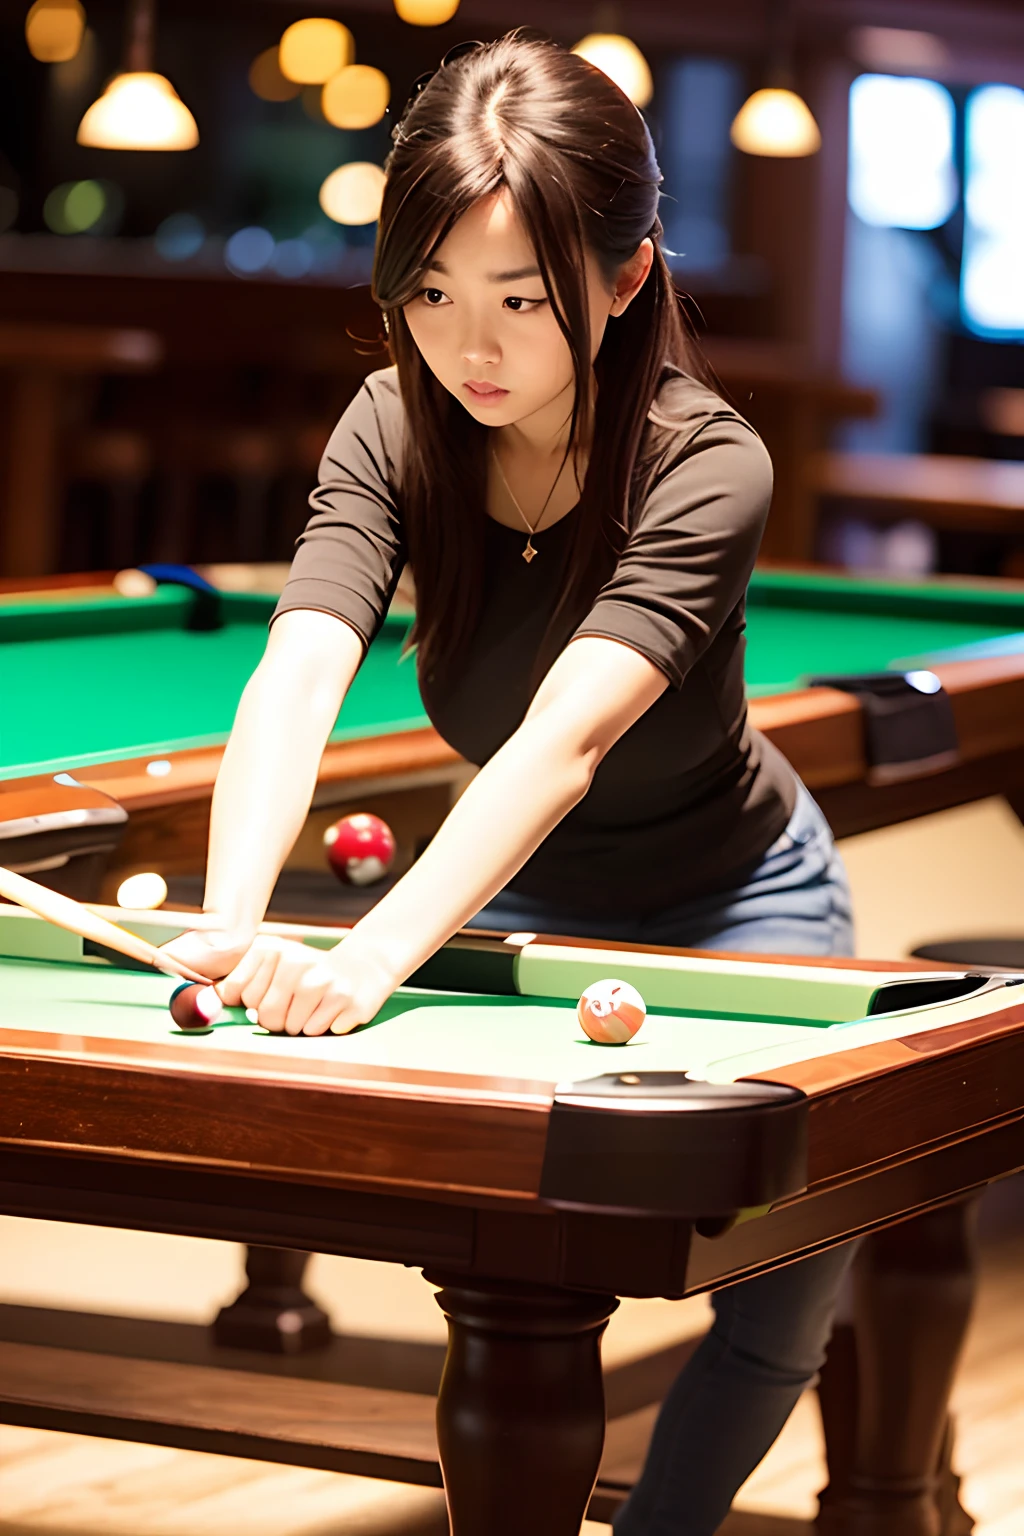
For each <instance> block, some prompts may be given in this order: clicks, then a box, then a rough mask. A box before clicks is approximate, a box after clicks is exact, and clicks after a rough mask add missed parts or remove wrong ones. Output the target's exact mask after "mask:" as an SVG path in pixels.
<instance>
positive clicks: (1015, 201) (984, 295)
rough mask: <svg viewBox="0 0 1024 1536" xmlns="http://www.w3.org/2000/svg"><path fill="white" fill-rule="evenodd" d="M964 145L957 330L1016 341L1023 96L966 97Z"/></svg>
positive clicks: (1020, 319) (1000, 89)
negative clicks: (960, 317)
mask: <svg viewBox="0 0 1024 1536" xmlns="http://www.w3.org/2000/svg"><path fill="white" fill-rule="evenodd" d="M965 139H966V146H965V165H966V177H965V180H966V187H965V194H964V214H965V219H964V249H963V261H962V265H961V270H960V308H961V313H962V315H963V320H964V324H965V325H967V326H968V328H969V329H970V330H972V331H976V332H978V333H979V334H981V335H983V336H992V337H995V338H1005V339H1007V340H1011V339H1013V338H1015V337H1024V91H1021V90H1018V89H1017V88H1016V87H1015V86H1010V85H986V86H982V87H981V88H980V89H979V90H976V91H972V93H971V95H970V96H969V97H968V100H967V110H966V134H965Z"/></svg>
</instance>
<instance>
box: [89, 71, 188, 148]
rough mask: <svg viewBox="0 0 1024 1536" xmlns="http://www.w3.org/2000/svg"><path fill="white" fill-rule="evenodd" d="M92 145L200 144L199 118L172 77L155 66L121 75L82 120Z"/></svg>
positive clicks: (169, 145) (183, 146)
mask: <svg viewBox="0 0 1024 1536" xmlns="http://www.w3.org/2000/svg"><path fill="white" fill-rule="evenodd" d="M78 142H79V144H86V145H88V146H89V147H90V148H92V149H159V150H176V149H194V148H195V146H196V145H197V144H198V143H199V130H198V128H197V127H196V120H195V118H194V117H193V116H192V113H191V112H190V111H189V109H188V107H186V105H185V103H184V102H183V101H182V99H181V97H180V96H179V95H178V93H177V91H176V90H175V89H174V86H173V85H172V84H171V82H170V81H169V80H168V79H166V78H165V77H164V76H163V75H157V74H153V73H152V72H151V71H149V70H139V71H132V72H131V73H129V74H124V75H115V77H114V79H113V80H111V81H110V83H109V85H108V86H107V88H106V90H105V91H104V92H103V95H102V96H101V97H100V98H99V99H98V100H97V101H94V102H93V104H92V106H91V107H90V108H89V110H88V111H87V112H86V114H85V116H84V117H83V118H82V121H81V123H80V124H79V125H78Z"/></svg>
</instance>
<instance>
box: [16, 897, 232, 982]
mask: <svg viewBox="0 0 1024 1536" xmlns="http://www.w3.org/2000/svg"><path fill="white" fill-rule="evenodd" d="M0 896H5V897H6V898H7V900H8V901H13V902H15V903H16V904H17V905H18V906H19V907H26V908H27V909H28V910H29V912H34V913H35V914H36V916H37V917H42V918H45V919H46V921H47V922H48V923H55V924H56V925H57V927H58V928H66V929H67V930H68V932H69V933H77V934H78V936H79V938H82V939H90V940H91V941H92V942H93V943H94V944H103V945H105V946H106V948H107V949H116V950H117V951H118V953H119V954H122V955H127V956H128V957H129V959H131V960H141V961H142V962H143V964H145V965H152V966H154V967H155V968H156V969H157V970H158V971H163V972H164V973H165V974H166V975H170V976H178V977H180V978H181V979H182V980H183V981H198V982H202V984H203V986H204V987H210V986H212V985H213V983H212V982H211V980H210V978H209V976H201V975H200V974H199V972H198V971H194V970H192V968H191V966H188V965H184V964H182V962H181V961H180V960H175V958H174V956H173V955H168V954H166V953H165V951H164V950H162V949H157V947H156V945H155V944H149V943H147V941H146V940H145V939H140V938H139V937H138V936H137V935H136V934H134V933H129V932H128V930H127V928H118V927H117V925H116V924H115V923H109V922H108V921H107V919H106V918H105V917H99V916H97V914H96V913H95V912H90V911H89V909H88V908H87V907H83V906H82V904H81V902H78V901H72V899H71V897H70V896H61V895H60V893H59V892H58V891H51V890H50V889H49V888H48V887H47V886H45V885H37V884H36V882H35V881H34V880H26V878H25V876H24V875H16V874H15V873H14V870H13V869H3V868H2V867H0Z"/></svg>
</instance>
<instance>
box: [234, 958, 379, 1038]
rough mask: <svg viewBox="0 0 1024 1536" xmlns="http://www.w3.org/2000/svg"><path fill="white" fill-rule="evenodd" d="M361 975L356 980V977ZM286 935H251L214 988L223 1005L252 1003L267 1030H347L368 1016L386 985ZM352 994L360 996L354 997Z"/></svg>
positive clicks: (297, 1032)
mask: <svg viewBox="0 0 1024 1536" xmlns="http://www.w3.org/2000/svg"><path fill="white" fill-rule="evenodd" d="M360 978H361V979H360ZM393 985H394V984H393V983H391V985H390V986H388V985H387V983H386V982H383V981H382V979H381V978H380V977H377V976H376V975H372V976H370V977H369V978H368V977H367V976H365V975H363V974H362V971H361V970H360V966H359V963H358V962H357V963H356V966H355V970H354V972H350V970H349V967H347V966H345V967H342V966H340V965H339V964H338V963H337V961H336V960H335V961H333V962H332V961H328V960H327V959H326V957H325V956H324V955H323V954H321V953H319V952H317V951H316V950H312V951H311V950H310V949H308V948H307V947H306V946H305V945H303V944H296V943H294V942H293V941H292V940H289V939H277V938H272V937H271V936H270V935H264V936H261V937H260V938H258V939H256V941H255V942H254V943H253V944H252V946H251V947H250V948H249V949H248V951H247V952H246V954H245V955H244V956H243V957H242V959H241V960H240V961H239V962H238V964H237V965H236V966H235V968H234V969H233V970H232V971H231V972H230V974H229V975H227V976H226V977H225V978H224V980H223V981H220V982H218V984H217V991H218V993H219V995H220V997H221V999H222V1001H223V1002H224V1003H225V1005H226V1006H228V1007H238V1006H239V1005H241V1006H242V1007H245V1008H252V1009H254V1010H255V1011H256V1014H257V1017H258V1018H259V1022H260V1024H261V1026H262V1027H263V1028H264V1029H266V1030H269V1031H270V1032H271V1033H273V1034H289V1035H301V1034H306V1035H323V1034H326V1033H327V1032H328V1030H330V1031H331V1032H332V1033H334V1034H348V1032H349V1030H352V1029H355V1028H356V1027H357V1026H358V1025H359V1024H364V1023H365V1022H366V1021H367V1019H369V1018H371V1017H372V1016H373V1014H374V1013H376V1011H377V1009H378V1008H379V1007H380V1005H381V1003H383V1001H384V1000H385V998H386V996H387V994H388V992H389V991H390V990H391V989H392V987H393ZM357 994H358V996H359V998H360V999H361V1000H360V1001H357Z"/></svg>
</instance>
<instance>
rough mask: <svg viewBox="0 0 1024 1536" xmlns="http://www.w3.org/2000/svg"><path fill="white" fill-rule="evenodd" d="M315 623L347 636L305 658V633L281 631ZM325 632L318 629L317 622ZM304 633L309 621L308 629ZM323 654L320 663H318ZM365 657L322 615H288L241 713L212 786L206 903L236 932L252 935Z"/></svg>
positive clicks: (356, 642)
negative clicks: (248, 930) (300, 622)
mask: <svg viewBox="0 0 1024 1536" xmlns="http://www.w3.org/2000/svg"><path fill="white" fill-rule="evenodd" d="M300 617H301V618H302V619H304V620H309V619H313V620H316V621H322V623H326V624H330V625H335V626H336V627H337V629H339V630H343V631H344V633H343V634H342V635H341V636H340V637H337V639H338V640H339V641H340V646H339V645H335V646H334V648H333V650H327V648H326V647H323V636H322V635H317V634H314V635H313V637H312V638H313V640H314V641H315V642H316V643H317V644H319V645H320V646H321V650H320V655H319V656H318V655H317V654H316V651H315V647H314V648H313V649H312V651H311V647H310V646H309V644H305V643H304V642H306V641H308V640H309V638H310V637H309V635H308V634H303V632H301V631H299V632H298V634H297V635H296V633H295V631H296V630H297V626H295V625H293V626H292V628H293V633H292V634H291V635H290V636H285V634H284V633H283V632H282V633H281V634H279V633H278V631H279V630H280V629H281V626H283V625H285V623H286V621H289V620H298V619H299V618H300ZM321 627H322V624H321ZM309 628H310V626H309V625H308V624H307V626H306V629H307V630H308V629H309ZM325 651H326V656H325V659H324V660H323V662H322V663H321V660H320V658H321V656H324V653H325ZM361 656H362V648H361V645H360V642H359V640H358V638H357V636H356V635H355V634H354V632H353V631H351V630H349V629H347V628H346V627H345V626H344V625H342V624H341V623H340V621H338V620H334V619H329V618H327V616H325V615H321V614H312V615H311V614H302V615H301V616H300V615H297V614H296V615H292V614H284V615H282V617H281V618H280V619H279V620H278V621H277V624H276V625H275V627H274V630H273V631H272V637H271V644H270V645H269V646H268V649H267V654H266V655H265V656H264V658H263V660H262V661H261V663H260V665H259V667H258V668H257V669H256V671H255V672H254V674H253V676H252V677H251V678H250V680H249V682H248V684H247V686H246V689H245V692H244V693H243V695H242V699H241V702H240V704H239V706H238V713H237V715H236V717H235V723H234V726H233V727H232V731H231V736H230V739H229V741H228V744H227V746H226V748H225V750H224V758H223V761H222V763H221V767H220V772H219V773H218V775H217V782H216V785H215V786H214V792H213V805H212V809H211V815H210V847H209V857H208V862H207V870H206V894H205V897H204V901H203V906H204V908H205V910H207V911H213V912H217V913H218V914H220V915H221V916H222V917H224V918H225V920H226V922H227V924H229V925H230V926H231V927H233V928H242V929H245V928H252V927H255V925H256V924H258V923H259V922H260V921H261V920H262V918H263V915H264V913H265V912H266V909H267V903H268V902H269V900H270V896H271V892H272V891H273V889H274V884H275V881H276V880H277V877H278V874H279V873H280V870H281V866H282V865H283V864H284V861H285V859H286V858H287V857H288V854H289V853H290V851H291V849H292V847H293V845H294V843H295V839H296V838H297V837H298V835H299V832H300V831H301V830H302V826H303V823H304V822H305V819H306V816H307V814H308V812H309V806H310V802H311V800H312V798H313V791H314V789H315V788H316V781H317V773H318V771H319V767H320V759H321V757H322V756H323V751H324V747H325V745H326V743H327V738H328V737H329V735H330V733H331V730H332V728H333V726H334V722H335V720H336V719H337V715H338V710H339V708H340V707H341V702H342V699H343V698H344V695H345V693H346V692H347V689H348V687H349V685H350V683H351V681H352V678H353V677H354V676H355V673H356V670H357V668H358V666H359V662H360V660H361Z"/></svg>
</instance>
